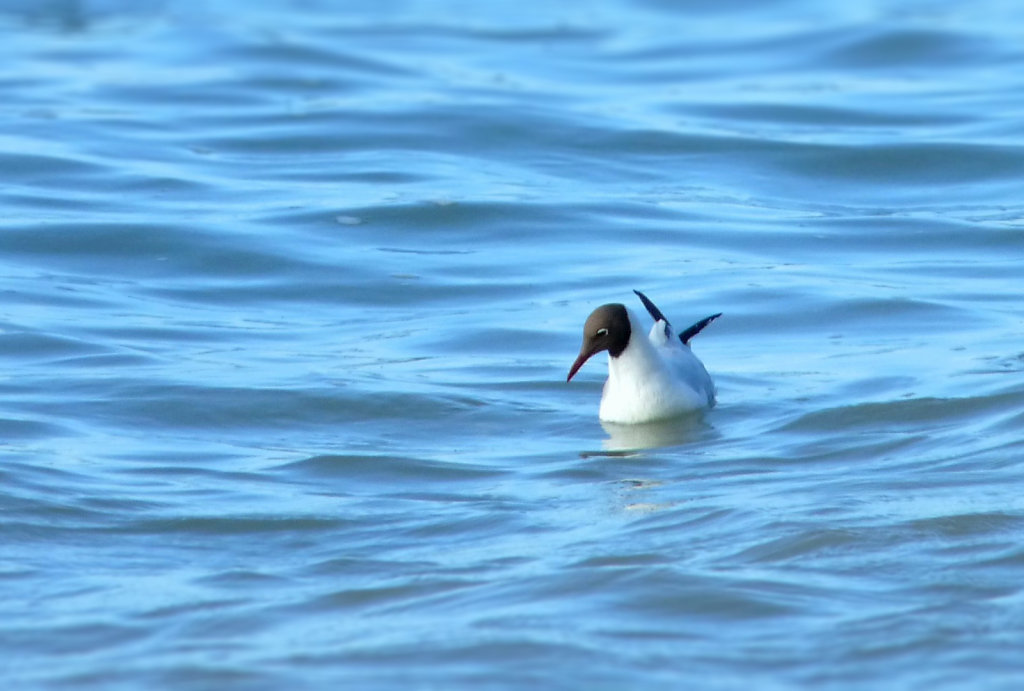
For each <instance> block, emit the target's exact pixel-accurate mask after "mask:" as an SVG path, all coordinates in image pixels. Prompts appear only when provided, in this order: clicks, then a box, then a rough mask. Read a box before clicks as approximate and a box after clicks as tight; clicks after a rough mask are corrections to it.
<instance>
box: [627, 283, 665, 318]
mask: <svg viewBox="0 0 1024 691" xmlns="http://www.w3.org/2000/svg"><path fill="white" fill-rule="evenodd" d="M633 292H634V293H636V295H637V297H638V298H640V302H642V303H644V307H646V308H647V312H648V314H650V315H651V316H652V317H654V321H664V322H665V323H666V324H668V319H665V315H664V314H662V313H661V310H660V309H658V306H657V305H655V304H654V303H653V302H651V299H650V298H649V297H647V296H646V295H644V294H643V293H641V292H640V291H639V290H634V291H633Z"/></svg>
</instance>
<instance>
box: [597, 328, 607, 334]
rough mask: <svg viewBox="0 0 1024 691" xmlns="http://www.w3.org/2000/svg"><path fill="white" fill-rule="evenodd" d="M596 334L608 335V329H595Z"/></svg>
mask: <svg viewBox="0 0 1024 691" xmlns="http://www.w3.org/2000/svg"><path fill="white" fill-rule="evenodd" d="M597 335H598V336H607V335H608V329H598V330H597Z"/></svg>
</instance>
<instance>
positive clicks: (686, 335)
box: [679, 312, 722, 345]
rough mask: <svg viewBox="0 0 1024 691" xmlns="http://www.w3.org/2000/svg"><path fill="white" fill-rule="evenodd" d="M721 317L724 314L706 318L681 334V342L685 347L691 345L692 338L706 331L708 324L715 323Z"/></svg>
mask: <svg viewBox="0 0 1024 691" xmlns="http://www.w3.org/2000/svg"><path fill="white" fill-rule="evenodd" d="M721 316H722V313H721V312H719V313H718V314H712V315H711V316H710V317H704V318H703V319H701V320H700V321H699V322H697V323H696V324H694V325H693V326H691V327H690V328H688V329H687V330H686V331H684V332H683V333H681V334H679V340H680V341H682V342H683V343H684V344H685V345H690V339H691V338H693V337H694V336H696V335H697V334H699V333H700V332H701V331H703V330H704V327H705V326H707V325H708V324H710V323H711V322H713V321H715V320H716V319H718V318H719V317H721Z"/></svg>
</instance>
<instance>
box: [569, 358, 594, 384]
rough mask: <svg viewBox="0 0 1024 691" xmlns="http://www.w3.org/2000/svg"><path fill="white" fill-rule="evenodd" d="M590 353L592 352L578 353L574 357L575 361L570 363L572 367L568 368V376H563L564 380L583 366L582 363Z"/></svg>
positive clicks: (572, 375) (571, 376) (570, 377)
mask: <svg viewBox="0 0 1024 691" xmlns="http://www.w3.org/2000/svg"><path fill="white" fill-rule="evenodd" d="M591 355H593V353H580V354H579V357H577V358H576V362H574V363H572V367H570V368H569V376H568V377H566V378H565V381H570V380H571V379H572V378H573V377H574V376H575V375H576V373H577V372H578V371H579V369H580V367H583V363H584V362H586V361H587V360H589V359H590V356H591Z"/></svg>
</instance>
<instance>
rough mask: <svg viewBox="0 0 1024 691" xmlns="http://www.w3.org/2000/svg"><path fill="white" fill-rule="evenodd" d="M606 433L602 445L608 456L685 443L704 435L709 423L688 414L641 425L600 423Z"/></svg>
mask: <svg viewBox="0 0 1024 691" xmlns="http://www.w3.org/2000/svg"><path fill="white" fill-rule="evenodd" d="M601 427H603V428H604V431H605V432H606V433H607V434H608V438H607V439H605V440H604V442H603V443H602V448H603V449H604V451H605V453H606V454H608V455H615V456H617V455H629V453H630V452H634V451H643V450H644V449H661V448H665V447H666V446H679V445H680V444H686V443H688V442H691V441H693V440H695V439H698V438H700V437H701V436H704V435H706V434H707V432H708V429H709V428H710V425H708V423H707V421H706V420H704V417H703V416H702V415H699V414H697V415H688V416H686V417H681V418H673V419H671V420H660V421H658V422H648V423H645V424H642V425H620V424H616V423H614V422H602V423H601Z"/></svg>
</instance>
